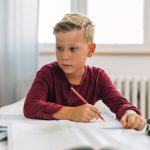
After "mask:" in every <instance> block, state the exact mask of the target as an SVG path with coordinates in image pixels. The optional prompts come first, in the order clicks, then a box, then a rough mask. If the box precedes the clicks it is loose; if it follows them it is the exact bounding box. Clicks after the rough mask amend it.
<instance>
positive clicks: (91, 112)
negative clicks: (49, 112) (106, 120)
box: [53, 104, 101, 122]
mask: <svg viewBox="0 0 150 150" xmlns="http://www.w3.org/2000/svg"><path fill="white" fill-rule="evenodd" d="M100 114H101V113H100V111H99V110H98V108H96V107H95V106H94V105H91V104H84V105H81V106H76V107H66V106H64V107H63V108H61V109H60V110H59V111H58V112H56V113H54V114H53V117H54V118H55V119H67V120H72V121H78V122H90V121H91V120H93V119H99V115H100Z"/></svg>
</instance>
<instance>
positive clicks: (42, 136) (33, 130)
mask: <svg viewBox="0 0 150 150" xmlns="http://www.w3.org/2000/svg"><path fill="white" fill-rule="evenodd" d="M103 116H104V118H105V119H106V120H107V121H106V122H105V123H103V122H102V121H101V120H100V121H97V122H91V123H77V122H72V121H67V120H61V121H41V120H30V119H25V118H21V117H18V119H17V117H16V116H15V118H14V120H13V121H12V120H11V119H10V118H11V117H10V116H9V117H8V119H6V116H3V117H1V121H0V124H1V123H2V124H4V123H6V122H7V123H10V122H11V126H10V131H9V132H10V133H9V136H10V137H9V140H11V142H10V141H8V143H9V148H8V145H7V143H6V142H1V143H0V150H20V149H21V150H26V149H28V150H33V149H36V150H43V149H44V150H49V149H51V150H68V148H69V147H70V146H73V147H76V146H82V145H88V146H90V145H91V146H92V147H94V150H100V148H102V147H107V146H109V147H112V146H113V148H114V150H129V149H132V150H149V149H150V137H148V136H146V135H144V134H143V133H142V132H139V131H135V130H132V129H122V128H121V126H120V123H119V122H118V121H117V120H116V119H115V118H113V117H112V116H111V115H110V114H109V113H106V112H105V113H103ZM18 143H20V144H18ZM37 143H38V144H37ZM58 143H59V144H58ZM66 143H67V144H66ZM69 144H70V145H69ZM16 145H17V146H16ZM20 145H21V147H19V146H20ZM52 147H53V148H52Z"/></svg>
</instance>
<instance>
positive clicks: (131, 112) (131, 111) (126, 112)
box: [124, 109, 137, 115]
mask: <svg viewBox="0 0 150 150" xmlns="http://www.w3.org/2000/svg"><path fill="white" fill-rule="evenodd" d="M129 114H135V115H136V114H137V113H136V112H135V111H134V110H130V109H128V110H126V111H125V113H124V115H129Z"/></svg>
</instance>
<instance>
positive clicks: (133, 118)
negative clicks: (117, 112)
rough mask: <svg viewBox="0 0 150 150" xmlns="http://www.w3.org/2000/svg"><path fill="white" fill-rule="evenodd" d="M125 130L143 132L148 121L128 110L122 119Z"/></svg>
mask: <svg viewBox="0 0 150 150" xmlns="http://www.w3.org/2000/svg"><path fill="white" fill-rule="evenodd" d="M121 123H122V125H123V127H124V128H129V129H135V130H142V129H143V128H144V127H145V125H146V120H145V119H144V118H143V117H142V116H140V115H138V114H137V113H136V112H135V111H133V110H127V111H126V112H125V114H124V115H123V116H122V118H121Z"/></svg>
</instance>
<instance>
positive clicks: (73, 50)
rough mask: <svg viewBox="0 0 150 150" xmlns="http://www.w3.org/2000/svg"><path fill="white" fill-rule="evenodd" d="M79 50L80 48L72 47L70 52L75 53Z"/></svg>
mask: <svg viewBox="0 0 150 150" xmlns="http://www.w3.org/2000/svg"><path fill="white" fill-rule="evenodd" d="M77 49H78V48H76V47H70V49H69V50H70V51H71V52H75V51H76V50H77Z"/></svg>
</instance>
